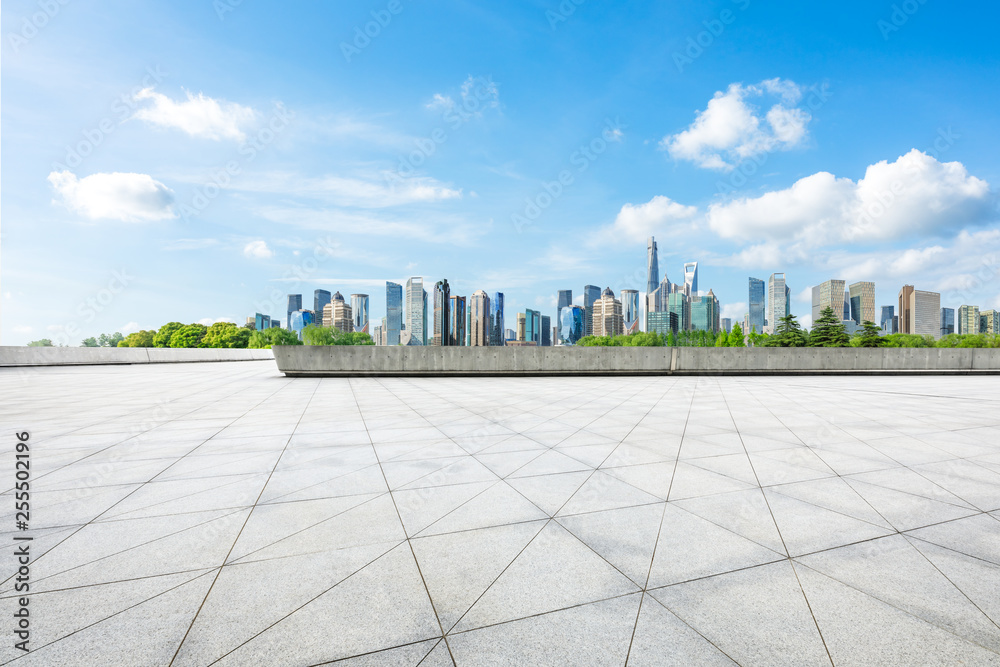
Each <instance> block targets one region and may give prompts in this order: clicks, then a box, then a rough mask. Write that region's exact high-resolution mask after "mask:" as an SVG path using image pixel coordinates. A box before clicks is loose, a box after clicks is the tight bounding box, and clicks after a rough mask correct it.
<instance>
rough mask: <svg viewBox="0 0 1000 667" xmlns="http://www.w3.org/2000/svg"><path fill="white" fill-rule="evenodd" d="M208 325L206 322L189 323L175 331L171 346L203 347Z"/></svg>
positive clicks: (171, 338)
mask: <svg viewBox="0 0 1000 667" xmlns="http://www.w3.org/2000/svg"><path fill="white" fill-rule="evenodd" d="M206 333H208V327H206V326H205V325H204V324H198V323H194V324H188V325H186V326H183V327H181V328H180V329H178V330H177V331H175V332H174V335H172V336H171V337H170V347H202V344H201V343H202V341H203V340H204V339H205V334H206Z"/></svg>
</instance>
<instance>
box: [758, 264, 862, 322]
mask: <svg viewBox="0 0 1000 667" xmlns="http://www.w3.org/2000/svg"><path fill="white" fill-rule="evenodd" d="M841 284H843V281H841ZM767 300H768V303H767V307H766V308H765V309H764V312H765V313H766V314H767V315H766V319H767V324H766V326H767V328H768V331H767V333H772V332H774V331H775V330H776V329H777V328H778V323H779V321H780V320H781V318H782V317H787V316H788V315H789V314H790V313H791V295H790V293H789V289H788V284H787V283H786V282H785V274H784V273H772V274H771V277H770V278H768V279H767ZM757 333H761V332H759V331H758V332H757Z"/></svg>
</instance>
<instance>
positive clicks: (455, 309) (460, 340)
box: [448, 294, 465, 346]
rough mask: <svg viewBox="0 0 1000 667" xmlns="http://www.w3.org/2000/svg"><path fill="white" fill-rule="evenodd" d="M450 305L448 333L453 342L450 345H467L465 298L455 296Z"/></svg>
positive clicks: (451, 298)
mask: <svg viewBox="0 0 1000 667" xmlns="http://www.w3.org/2000/svg"><path fill="white" fill-rule="evenodd" d="M449 300H450V303H449V304H448V315H449V322H448V333H449V335H450V340H451V342H450V343H449V345H452V346H460V345H465V297H464V296H458V295H457V294H453V295H452V296H451V297H450V299H449Z"/></svg>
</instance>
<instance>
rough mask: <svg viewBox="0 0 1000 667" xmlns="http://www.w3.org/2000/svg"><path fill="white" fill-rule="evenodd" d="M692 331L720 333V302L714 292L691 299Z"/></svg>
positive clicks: (710, 291)
mask: <svg viewBox="0 0 1000 667" xmlns="http://www.w3.org/2000/svg"><path fill="white" fill-rule="evenodd" d="M691 330H692V331H708V332H711V333H713V334H716V333H718V332H719V300H718V299H717V298H715V294H713V293H712V290H708V294H706V295H703V296H692V297H691Z"/></svg>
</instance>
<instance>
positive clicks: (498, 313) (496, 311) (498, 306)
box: [490, 292, 507, 346]
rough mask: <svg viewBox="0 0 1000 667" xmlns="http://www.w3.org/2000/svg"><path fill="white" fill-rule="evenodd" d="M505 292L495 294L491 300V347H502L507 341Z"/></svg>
mask: <svg viewBox="0 0 1000 667" xmlns="http://www.w3.org/2000/svg"><path fill="white" fill-rule="evenodd" d="M503 301H504V297H503V292H494V293H493V298H492V299H490V345H496V346H501V345H503V344H504V342H505V341H506V340H507V336H506V334H505V331H504V322H503Z"/></svg>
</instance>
